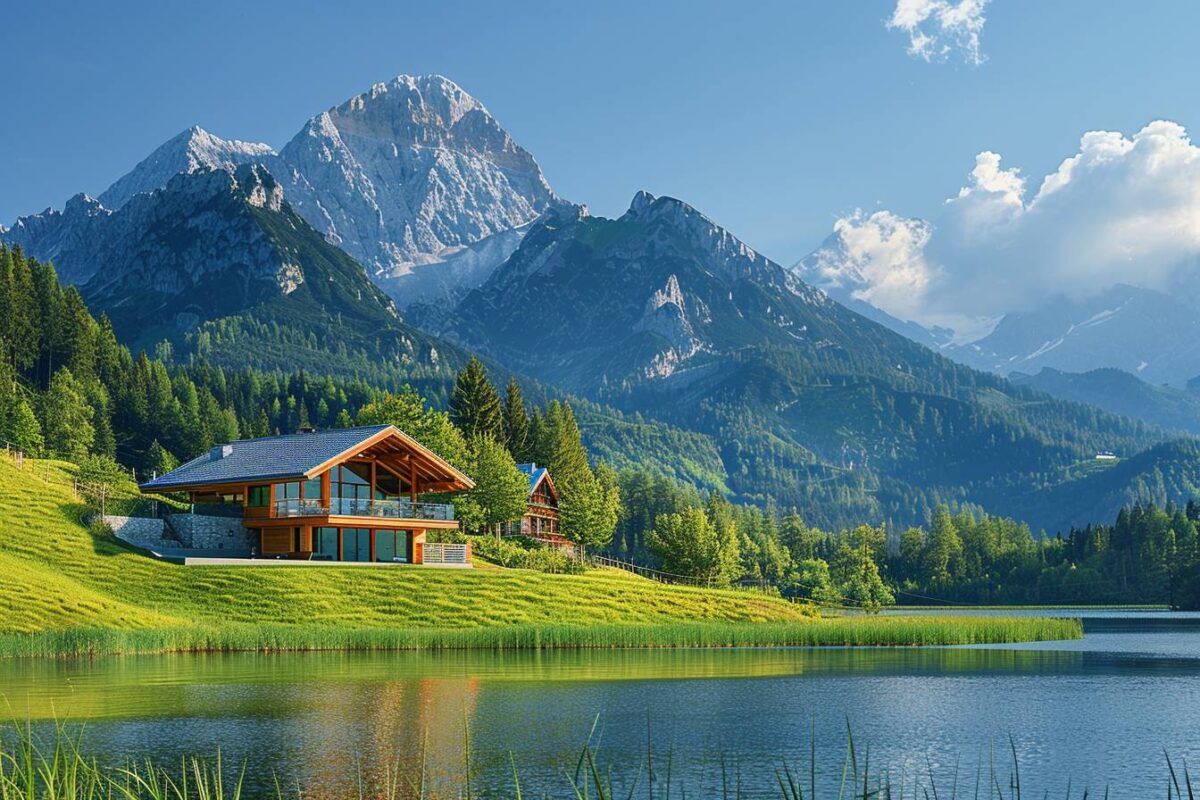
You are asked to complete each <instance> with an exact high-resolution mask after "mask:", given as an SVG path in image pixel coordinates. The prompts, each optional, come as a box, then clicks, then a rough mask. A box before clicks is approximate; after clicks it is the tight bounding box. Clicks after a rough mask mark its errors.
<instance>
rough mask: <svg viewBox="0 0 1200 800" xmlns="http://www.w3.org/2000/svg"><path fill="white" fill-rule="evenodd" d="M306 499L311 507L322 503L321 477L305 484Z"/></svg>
mask: <svg viewBox="0 0 1200 800" xmlns="http://www.w3.org/2000/svg"><path fill="white" fill-rule="evenodd" d="M304 499H305V501H306V502H307V503H308V504H309V505H313V504H314V503H319V502H321V476H319V475H318V476H317V477H315V478H313V479H312V480H308V481H305V482H304Z"/></svg>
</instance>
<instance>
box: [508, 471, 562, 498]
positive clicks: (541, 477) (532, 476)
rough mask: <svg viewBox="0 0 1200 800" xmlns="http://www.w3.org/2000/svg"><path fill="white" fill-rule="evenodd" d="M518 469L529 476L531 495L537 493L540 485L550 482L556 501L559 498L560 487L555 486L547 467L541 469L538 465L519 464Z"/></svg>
mask: <svg viewBox="0 0 1200 800" xmlns="http://www.w3.org/2000/svg"><path fill="white" fill-rule="evenodd" d="M517 469H519V470H521V472H524V473H525V474H526V475H528V476H529V493H530V494H533V493H534V492H535V491H537V487H538V484H539V483H541V482H542V481H548V482H549V484H550V492H551V493H552V494H553V495H554V497H555V499H556V500H557V498H558V487H556V486H555V485H554V481H553V480H551V479H550V470H548V469H546V468H545V467H539V466H538V465H537V464H517Z"/></svg>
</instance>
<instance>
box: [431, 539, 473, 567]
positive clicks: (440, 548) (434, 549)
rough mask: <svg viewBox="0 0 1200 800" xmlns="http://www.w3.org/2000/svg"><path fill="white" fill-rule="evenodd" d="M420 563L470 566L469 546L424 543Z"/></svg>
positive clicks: (448, 543)
mask: <svg viewBox="0 0 1200 800" xmlns="http://www.w3.org/2000/svg"><path fill="white" fill-rule="evenodd" d="M422 561H423V562H424V563H426V564H470V563H471V545H470V544H455V543H451V542H426V543H425V545H424V556H423V558H422Z"/></svg>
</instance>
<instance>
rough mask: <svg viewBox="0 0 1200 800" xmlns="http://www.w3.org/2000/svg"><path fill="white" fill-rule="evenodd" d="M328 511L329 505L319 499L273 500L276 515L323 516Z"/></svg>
mask: <svg viewBox="0 0 1200 800" xmlns="http://www.w3.org/2000/svg"><path fill="white" fill-rule="evenodd" d="M328 513H329V506H327V505H325V504H324V503H322V502H321V501H320V500H300V499H299V498H293V499H290V500H276V501H275V516H276V517H323V516H325V515H326V514H328Z"/></svg>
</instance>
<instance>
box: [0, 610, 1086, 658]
mask: <svg viewBox="0 0 1200 800" xmlns="http://www.w3.org/2000/svg"><path fill="white" fill-rule="evenodd" d="M1082 636H1083V628H1082V625H1081V624H1080V622H1079V621H1078V620H1067V619H1042V618H1035V617H1011V618H1009V617H965V616H964V617H927V616H914V617H899V616H896V617H891V616H886V617H837V618H829V619H812V620H809V621H805V622H762V623H748V622H670V623H661V624H645V625H642V624H635V625H630V624H596V625H569V624H521V625H490V626H476V627H459V628H420V627H411V628H399V627H397V628H352V627H345V626H337V627H334V626H319V625H272V624H259V625H255V624H232V623H231V624H228V625H222V626H213V627H204V626H196V627H189V628H167V629H149V630H137V629H134V630H122V629H114V628H66V629H61V630H48V631H40V632H37V633H30V634H18V633H10V634H3V635H0V657H78V656H96V655H113V654H148V653H167V652H233V651H261V652H294V651H305V650H552V649H597V648H636V647H828V646H930V645H958V644H997V643H1009V642H1029V641H1048V640H1057V639H1078V638H1081V637H1082Z"/></svg>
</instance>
